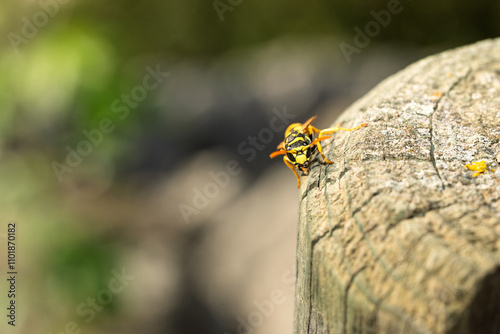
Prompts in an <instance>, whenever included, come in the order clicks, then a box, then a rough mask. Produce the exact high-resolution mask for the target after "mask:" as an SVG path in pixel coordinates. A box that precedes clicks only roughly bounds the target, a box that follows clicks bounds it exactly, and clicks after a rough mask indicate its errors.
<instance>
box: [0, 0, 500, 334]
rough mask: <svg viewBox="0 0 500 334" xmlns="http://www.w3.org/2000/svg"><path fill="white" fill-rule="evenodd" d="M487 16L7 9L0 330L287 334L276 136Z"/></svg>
mask: <svg viewBox="0 0 500 334" xmlns="http://www.w3.org/2000/svg"><path fill="white" fill-rule="evenodd" d="M499 16H500V2H498V1H495V0H478V1H474V2H471V1H455V0H443V1H439V2H436V1H430V0H419V1H410V0H401V1H400V2H399V1H396V0H390V1H386V0H376V1H350V2H346V1H344V2H339V1H333V2H332V1H312V2H303V1H300V2H299V1H290V0H287V1H281V0H278V1H264V0H253V1H250V0H220V1H219V0H217V1H211V0H210V1H201V0H193V1H180V0H175V1H174V0H169V1H156V0H155V1H149V2H145V3H140V2H137V1H130V0H121V1H113V2H101V1H92V0H88V1H77V0H74V1H69V0H40V1H35V0H22V1H17V2H13V1H9V2H2V3H1V4H0V35H1V36H2V37H3V38H2V39H1V42H0V218H1V220H0V222H1V224H0V226H1V227H0V228H1V230H0V243H1V244H2V245H3V246H1V249H2V252H4V253H3V254H1V255H0V258H1V260H0V264H1V265H2V269H1V270H2V272H1V275H0V276H1V277H2V280H1V283H0V289H1V291H0V296H1V297H0V303H1V309H4V310H5V308H6V306H7V303H8V300H7V298H6V295H7V290H8V286H7V282H6V280H5V279H4V278H3V277H6V272H7V269H6V262H7V261H6V259H7V253H6V251H5V249H6V245H5V243H6V238H7V224H8V223H9V222H16V224H17V225H16V226H17V230H16V233H17V236H16V237H17V239H16V243H17V265H18V268H17V270H18V272H19V276H18V286H17V288H18V295H17V297H16V303H17V305H18V309H17V310H18V313H17V323H16V327H15V328H13V327H11V326H7V324H6V320H5V315H4V313H6V312H5V311H4V312H2V319H4V320H2V323H1V324H0V328H2V331H1V332H2V333H5V332H6V333H29V334H32V333H44V334H46V333H47V334H48V333H53V334H56V333H58V334H59V333H77V332H78V330H80V331H81V333H89V334H100V333H125V334H128V333H131V334H132V333H152V334H156V333H168V334H191V333H207V334H233V333H256V334H260V333H291V332H292V329H293V304H294V292H293V291H294V278H295V240H296V222H297V204H298V200H299V199H298V191H297V188H296V187H297V185H296V179H295V177H294V175H293V174H292V172H291V171H290V170H288V168H286V166H285V165H284V164H283V162H282V160H281V159H275V160H271V159H269V154H270V153H271V152H272V151H273V150H274V148H275V147H276V145H277V144H278V143H279V142H280V141H281V140H282V136H283V133H284V129H285V127H286V125H287V124H289V123H292V122H304V121H305V120H306V119H307V118H309V117H310V116H312V115H318V119H317V121H316V123H315V124H316V125H317V126H318V127H320V128H322V127H327V126H329V125H330V124H332V123H333V122H334V121H335V119H336V118H337V117H338V115H339V114H340V113H341V112H342V111H343V110H344V109H345V108H346V107H347V106H349V105H350V104H351V103H352V102H354V101H355V100H357V99H358V98H360V97H361V96H363V95H364V94H365V93H366V92H368V91H369V90H370V89H371V88H373V87H374V86H375V85H376V84H377V83H378V82H380V81H381V80H382V79H384V78H386V77H387V76H389V75H391V74H393V73H395V72H397V71H398V70H400V69H402V68H404V67H405V66H407V65H408V64H410V63H412V62H414V61H416V60H418V59H421V58H422V57H425V56H427V55H430V54H433V53H436V52H439V51H443V50H446V49H449V48H453V47H457V46H460V45H464V44H468V43H473V42H476V41H479V40H482V39H486V38H491V37H496V36H498V35H499V34H500V21H499V20H498V17H499ZM372 21H373V22H375V23H370V22H372ZM377 27H378V28H377ZM360 32H361V33H360ZM347 125H349V126H350V124H347ZM4 329H5V330H6V331H4Z"/></svg>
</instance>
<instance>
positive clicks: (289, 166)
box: [283, 156, 300, 188]
mask: <svg viewBox="0 0 500 334" xmlns="http://www.w3.org/2000/svg"><path fill="white" fill-rule="evenodd" d="M283 161H284V162H285V164H286V165H287V166H288V168H290V169H291V170H292V172H293V173H294V174H295V176H296V177H297V182H298V184H299V185H298V186H297V188H300V177H299V174H297V172H296V171H295V168H294V167H293V165H292V164H291V163H290V159H288V157H287V156H284V157H283Z"/></svg>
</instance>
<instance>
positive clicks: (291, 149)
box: [269, 116, 367, 188]
mask: <svg viewBox="0 0 500 334" xmlns="http://www.w3.org/2000/svg"><path fill="white" fill-rule="evenodd" d="M315 119H316V116H313V117H311V118H309V119H308V120H307V122H305V123H304V124H302V123H293V124H290V125H289V126H288V128H287V129H286V131H285V140H283V141H282V142H281V143H280V144H279V145H278V146H277V147H276V148H277V149H278V150H277V151H275V152H273V153H271V154H270V155H269V156H270V157H271V158H274V157H277V156H278V155H285V156H284V157H283V161H284V162H285V164H286V165H287V166H288V168H290V169H291V170H292V172H293V173H294V174H295V176H296V177H297V182H298V188H300V177H299V174H297V172H296V171H295V168H297V169H298V170H301V171H302V175H307V174H308V173H309V169H308V168H309V163H310V161H311V158H312V157H313V156H314V154H315V153H316V149H317V150H318V152H319V153H320V154H321V156H322V157H323V160H324V161H325V162H326V163H327V164H332V162H331V161H330V160H328V159H327V158H326V157H325V154H324V153H323V148H322V147H321V142H322V141H323V140H325V139H329V138H331V137H332V136H327V135H329V134H332V133H335V132H337V131H354V130H357V129H360V128H362V127H364V126H366V125H367V124H366V123H363V124H361V125H360V126H357V127H355V128H341V127H340V125H341V124H340V123H339V124H338V126H337V127H334V128H328V129H324V130H320V129H318V128H316V127H314V126H312V125H311V123H312V122H314V120H315ZM314 137H316V138H314Z"/></svg>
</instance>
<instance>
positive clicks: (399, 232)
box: [295, 39, 500, 334]
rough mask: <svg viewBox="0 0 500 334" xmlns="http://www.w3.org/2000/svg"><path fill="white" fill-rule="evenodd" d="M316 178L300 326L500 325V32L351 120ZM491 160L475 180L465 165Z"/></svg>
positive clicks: (402, 329)
mask: <svg viewBox="0 0 500 334" xmlns="http://www.w3.org/2000/svg"><path fill="white" fill-rule="evenodd" d="M340 121H343V124H342V125H343V126H345V127H354V126H357V125H359V124H361V123H364V122H366V123H368V126H367V127H364V128H362V129H360V130H357V131H353V132H338V133H336V134H335V136H334V140H333V141H332V142H331V143H330V144H326V145H324V147H325V149H326V151H327V158H328V159H330V160H332V161H333V164H332V165H326V164H324V163H323V162H322V160H321V157H317V158H316V160H315V163H314V164H313V165H312V167H311V172H310V174H309V176H303V177H302V187H301V189H300V208H299V227H298V244H297V285H296V301H295V332H296V333H300V334H303V333H309V334H312V333H397V334H400V333H404V334H409V333H496V334H498V333H500V200H499V199H500V168H498V162H497V156H498V155H499V153H500V39H495V40H486V41H483V42H479V43H476V44H473V45H469V46H466V47H462V48H458V49H455V50H451V51H447V52H444V53H441V54H438V55H435V56H432V57H428V58H425V59H423V60H421V61H419V62H417V63H415V64H413V65H411V66H409V67H408V68H406V69H404V70H403V71H401V72H399V73H397V74H396V75H394V76H392V77H390V78H388V79H387V80H385V81H384V82H382V83H381V84H379V85H378V86H377V87H376V88H374V89H373V90H372V91H371V92H370V93H368V94H367V95H366V96H365V97H363V98H362V99H360V100H359V101H357V102H356V103H355V104H354V105H353V106H351V107H350V108H349V109H348V110H347V111H345V112H344V114H343V115H342V116H341V117H340ZM481 160H484V161H485V162H486V163H487V164H488V166H489V167H490V168H493V169H495V170H496V171H495V172H492V171H491V170H487V171H485V172H484V173H482V174H480V175H478V176H476V177H473V174H474V171H471V170H469V169H467V168H465V167H464V166H465V165H466V164H468V163H471V162H473V161H481Z"/></svg>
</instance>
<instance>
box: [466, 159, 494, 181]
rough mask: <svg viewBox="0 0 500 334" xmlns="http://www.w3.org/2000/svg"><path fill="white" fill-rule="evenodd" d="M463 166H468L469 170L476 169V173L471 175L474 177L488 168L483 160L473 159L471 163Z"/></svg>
mask: <svg viewBox="0 0 500 334" xmlns="http://www.w3.org/2000/svg"><path fill="white" fill-rule="evenodd" d="M464 167H465V168H469V170H474V171H476V173H474V174H472V177H476V176H478V175H480V174H482V173H484V172H485V171H487V170H488V165H487V164H486V162H485V161H484V160H481V161H473V162H472V163H470V164H467V165H465V166H464ZM490 171H491V172H494V171H495V170H493V169H490Z"/></svg>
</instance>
